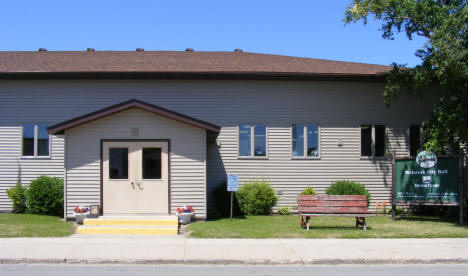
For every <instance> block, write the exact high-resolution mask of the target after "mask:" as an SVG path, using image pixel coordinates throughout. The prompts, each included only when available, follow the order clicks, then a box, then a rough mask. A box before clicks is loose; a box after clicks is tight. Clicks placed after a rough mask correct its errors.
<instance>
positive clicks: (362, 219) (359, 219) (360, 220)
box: [356, 217, 367, 230]
mask: <svg viewBox="0 0 468 276" xmlns="http://www.w3.org/2000/svg"><path fill="white" fill-rule="evenodd" d="M359 225H362V229H363V230H367V225H366V218H365V217H356V227H359Z"/></svg>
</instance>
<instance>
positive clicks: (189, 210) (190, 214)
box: [177, 206, 194, 224]
mask: <svg viewBox="0 0 468 276" xmlns="http://www.w3.org/2000/svg"><path fill="white" fill-rule="evenodd" d="M177 216H179V222H180V223H181V224H189V223H190V222H192V220H193V218H194V210H193V207H192V206H184V207H181V208H177Z"/></svg>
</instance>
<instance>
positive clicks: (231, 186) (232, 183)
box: [227, 174, 239, 192]
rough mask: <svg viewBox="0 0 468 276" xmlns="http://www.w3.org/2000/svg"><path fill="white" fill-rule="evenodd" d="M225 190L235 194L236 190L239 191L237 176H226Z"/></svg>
mask: <svg viewBox="0 0 468 276" xmlns="http://www.w3.org/2000/svg"><path fill="white" fill-rule="evenodd" d="M227 190H228V192H237V190H239V181H238V177H237V175H235V174H228V178H227Z"/></svg>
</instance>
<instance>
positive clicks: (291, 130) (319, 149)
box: [289, 123, 322, 160]
mask: <svg viewBox="0 0 468 276" xmlns="http://www.w3.org/2000/svg"><path fill="white" fill-rule="evenodd" d="M293 125H304V155H303V156H294V155H293V128H292V126H293ZM314 125H315V126H317V142H318V155H317V156H307V140H308V139H307V127H308V126H314ZM321 129H322V128H321V127H320V125H319V124H316V123H294V124H291V125H290V126H289V133H290V135H289V137H290V139H291V140H290V148H289V154H290V158H291V160H307V159H312V160H314V159H321V158H322V143H321Z"/></svg>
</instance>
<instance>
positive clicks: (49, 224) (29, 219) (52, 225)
mask: <svg viewBox="0 0 468 276" xmlns="http://www.w3.org/2000/svg"><path fill="white" fill-rule="evenodd" d="M73 231H74V229H73V223H71V222H64V221H62V220H61V219H60V218H59V217H52V216H41V215H30V214H0V238H11V237H65V236H69V235H71V234H73Z"/></svg>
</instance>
